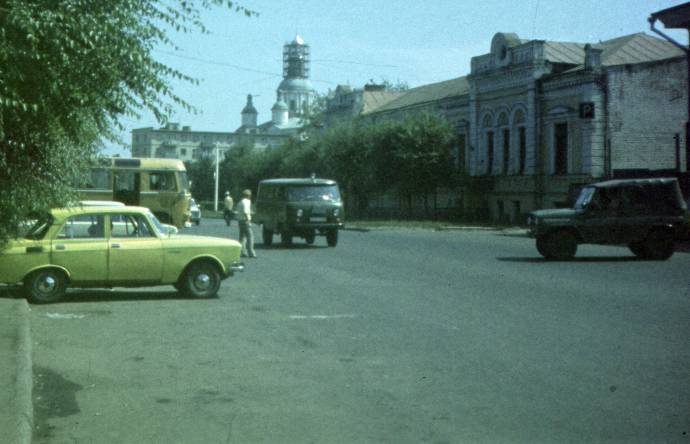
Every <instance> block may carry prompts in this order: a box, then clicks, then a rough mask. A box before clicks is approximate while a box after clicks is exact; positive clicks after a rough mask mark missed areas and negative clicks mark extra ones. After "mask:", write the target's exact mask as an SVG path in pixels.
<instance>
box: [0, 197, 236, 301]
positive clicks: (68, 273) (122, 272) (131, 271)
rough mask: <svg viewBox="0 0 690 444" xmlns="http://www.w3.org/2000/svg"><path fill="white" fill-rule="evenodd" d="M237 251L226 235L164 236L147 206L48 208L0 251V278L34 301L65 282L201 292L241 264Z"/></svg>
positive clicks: (60, 291) (52, 294)
mask: <svg viewBox="0 0 690 444" xmlns="http://www.w3.org/2000/svg"><path fill="white" fill-rule="evenodd" d="M240 250H241V247H240V244H239V243H238V242H237V241H234V240H231V239H224V238H216V237H206V236H188V235H181V234H167V233H166V231H165V229H164V228H163V227H162V226H161V224H160V222H159V221H158V219H156V217H155V216H154V215H153V213H151V212H150V211H149V210H148V209H147V208H142V207H128V206H112V207H98V206H93V207H89V206H80V207H73V208H65V209H55V210H52V211H50V212H49V213H47V214H46V215H45V216H43V217H42V218H40V219H38V220H37V221H36V222H35V224H34V225H33V227H32V228H31V229H30V230H29V231H28V233H27V234H26V235H25V236H24V238H23V239H15V240H12V241H10V242H9V244H8V245H7V247H6V248H5V249H3V250H2V251H0V283H4V284H9V285H16V284H23V286H24V292H25V294H26V297H27V298H28V299H29V301H31V302H34V303H46V302H55V301H58V300H60V298H62V297H63V296H64V294H65V290H66V289H67V287H68V286H73V287H81V288H87V287H143V286H150V285H166V284H171V285H173V286H175V288H177V289H178V290H179V291H181V292H183V293H185V294H187V295H189V296H191V297H197V298H208V297H213V296H215V295H216V293H217V292H218V288H219V287H220V282H221V280H222V279H225V278H227V277H230V276H232V275H233V273H234V272H236V271H242V270H243V268H244V266H243V265H242V264H241V263H240V262H239V259H240Z"/></svg>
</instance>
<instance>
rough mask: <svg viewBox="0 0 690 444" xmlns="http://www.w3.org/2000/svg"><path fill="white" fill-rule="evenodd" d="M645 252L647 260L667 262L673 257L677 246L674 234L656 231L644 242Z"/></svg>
mask: <svg viewBox="0 0 690 444" xmlns="http://www.w3.org/2000/svg"><path fill="white" fill-rule="evenodd" d="M643 245H644V250H645V252H646V253H647V258H649V259H652V260H656V261H665V260H666V259H668V258H670V257H671V256H673V250H674V249H675V246H674V244H673V234H672V233H670V232H668V231H666V230H654V231H652V232H651V233H649V234H648V235H647V238H646V239H645V240H644V244H643Z"/></svg>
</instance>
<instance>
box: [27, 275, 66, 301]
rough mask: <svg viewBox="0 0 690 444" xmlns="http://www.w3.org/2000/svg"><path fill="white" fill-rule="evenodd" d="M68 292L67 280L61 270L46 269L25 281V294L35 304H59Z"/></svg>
mask: <svg viewBox="0 0 690 444" xmlns="http://www.w3.org/2000/svg"><path fill="white" fill-rule="evenodd" d="M66 290H67V278H66V277H65V275H64V274H63V273H62V272H61V271H59V270H55V269H50V268H45V269H43V270H38V271H35V272H33V273H31V274H30V275H29V276H27V277H26V279H24V293H25V295H26V298H27V299H28V300H29V301H30V302H32V303H34V304H46V303H50V302H57V301H59V300H60V299H62V297H63V296H64V295H65V291H66Z"/></svg>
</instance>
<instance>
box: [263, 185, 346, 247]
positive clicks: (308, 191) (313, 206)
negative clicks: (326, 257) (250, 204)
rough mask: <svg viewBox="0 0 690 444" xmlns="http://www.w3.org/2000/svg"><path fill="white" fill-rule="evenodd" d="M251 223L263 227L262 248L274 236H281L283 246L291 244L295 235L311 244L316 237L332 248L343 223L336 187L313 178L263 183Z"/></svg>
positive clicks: (271, 240)
mask: <svg viewBox="0 0 690 444" xmlns="http://www.w3.org/2000/svg"><path fill="white" fill-rule="evenodd" d="M254 220H255V222H256V223H257V224H261V225H262V226H263V230H262V234H263V241H264V245H271V244H272V243H273V234H280V237H281V241H282V243H283V245H290V244H292V238H293V237H295V236H299V237H302V238H304V239H305V240H306V242H307V243H308V244H310V245H311V244H313V243H314V239H315V237H316V235H317V234H318V235H324V236H326V242H327V244H328V246H329V247H335V246H336V245H337V244H338V230H339V229H340V228H342V227H343V220H344V214H343V203H342V201H341V199H340V190H339V189H338V184H337V183H336V182H335V181H333V180H327V179H316V178H310V179H268V180H263V181H261V182H260V183H259V191H258V192H257V195H256V215H255V216H254Z"/></svg>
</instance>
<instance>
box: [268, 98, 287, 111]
mask: <svg viewBox="0 0 690 444" xmlns="http://www.w3.org/2000/svg"><path fill="white" fill-rule="evenodd" d="M287 110H288V106H287V105H286V104H285V102H283V101H282V100H278V101H277V102H276V103H275V105H273V108H271V111H287Z"/></svg>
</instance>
